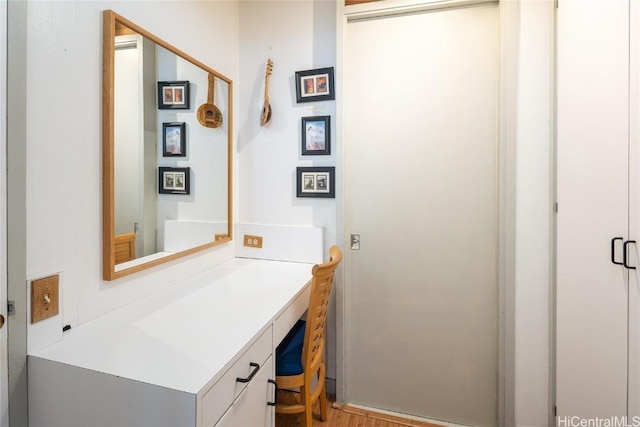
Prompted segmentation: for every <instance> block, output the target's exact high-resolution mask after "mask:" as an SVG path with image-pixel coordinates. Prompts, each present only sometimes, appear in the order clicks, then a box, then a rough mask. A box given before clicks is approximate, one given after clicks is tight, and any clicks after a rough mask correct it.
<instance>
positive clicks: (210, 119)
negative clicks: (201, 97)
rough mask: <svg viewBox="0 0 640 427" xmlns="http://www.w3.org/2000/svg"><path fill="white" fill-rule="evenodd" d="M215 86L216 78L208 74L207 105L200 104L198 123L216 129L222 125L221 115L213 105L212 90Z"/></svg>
mask: <svg viewBox="0 0 640 427" xmlns="http://www.w3.org/2000/svg"><path fill="white" fill-rule="evenodd" d="M215 84H216V77H215V76H214V75H213V74H209V87H208V90H207V103H206V104H202V105H201V106H200V108H198V114H197V117H198V122H200V124H201V125H202V126H204V127H208V128H217V127H220V125H221V124H222V113H221V112H220V110H219V109H218V107H216V106H215V105H213V98H214V90H215Z"/></svg>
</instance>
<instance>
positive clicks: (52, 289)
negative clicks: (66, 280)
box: [31, 274, 60, 323]
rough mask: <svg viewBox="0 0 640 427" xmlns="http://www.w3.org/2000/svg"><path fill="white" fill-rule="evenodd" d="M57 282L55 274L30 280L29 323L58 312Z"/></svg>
mask: <svg viewBox="0 0 640 427" xmlns="http://www.w3.org/2000/svg"><path fill="white" fill-rule="evenodd" d="M59 283H60V277H59V276H58V275H57V274H56V275H54V276H49V277H44V278H42V279H37V280H33V281H31V323H36V322H39V321H41V320H44V319H48V318H49V317H53V316H55V315H57V314H58V306H59V303H58V294H59Z"/></svg>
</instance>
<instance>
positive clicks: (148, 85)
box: [103, 11, 232, 280]
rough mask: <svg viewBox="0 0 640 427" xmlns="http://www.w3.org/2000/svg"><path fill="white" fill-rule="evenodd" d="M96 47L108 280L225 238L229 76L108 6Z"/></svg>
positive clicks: (228, 237) (227, 230)
mask: <svg viewBox="0 0 640 427" xmlns="http://www.w3.org/2000/svg"><path fill="white" fill-rule="evenodd" d="M103 49H104V51H103V55H104V77H103V174H104V179H103V208H104V213H103V215H104V224H103V241H104V247H103V253H104V260H103V275H104V278H105V279H106V280H113V279H116V278H118V277H122V276H125V275H127V274H131V273H134V272H137V271H140V270H142V269H145V268H148V267H151V266H154V265H157V264H161V263H164V262H168V261H171V260H173V259H176V258H178V257H182V256H185V255H188V254H191V253H194V252H197V251H200V250H204V249H207V248H209V247H211V246H214V245H217V244H221V243H224V242H226V241H229V240H231V237H232V234H231V224H232V219H231V202H230V197H231V178H230V177H231V167H230V165H231V149H230V147H231V128H230V127H231V123H232V118H231V111H232V101H231V99H232V82H231V80H230V79H228V78H226V77H224V76H223V75H221V74H220V73H218V72H216V71H215V70H213V69H211V68H210V67H208V66H206V65H204V64H202V63H201V62H199V61H197V60H196V59H194V58H192V57H190V56H188V55H187V54H185V53H183V52H181V51H180V50H178V49H176V48H174V47H173V46H171V45H169V44H168V43H166V42H164V41H163V40H160V39H158V38H157V37H155V36H153V35H152V34H150V33H148V32H147V31H145V30H143V29H142V28H140V27H138V26H136V25H135V24H133V23H131V22H130V21H128V20H126V19H125V18H123V17H121V16H119V15H118V14H116V13H114V12H112V11H105V12H104V46H103ZM199 111H200V113H202V114H206V113H207V112H208V111H211V112H212V114H214V113H215V114H216V116H215V119H216V123H217V126H215V127H213V126H210V125H208V123H211V122H212V120H211V119H209V120H206V119H207V116H206V115H205V116H203V117H198V112H199ZM203 111H204V113H203ZM202 123H205V124H202ZM185 174H188V176H187V175H185Z"/></svg>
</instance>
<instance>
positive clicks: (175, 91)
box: [158, 80, 189, 110]
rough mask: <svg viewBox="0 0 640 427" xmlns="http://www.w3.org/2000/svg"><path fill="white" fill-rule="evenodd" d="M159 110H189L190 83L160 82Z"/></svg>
mask: <svg viewBox="0 0 640 427" xmlns="http://www.w3.org/2000/svg"><path fill="white" fill-rule="evenodd" d="M158 108H159V109H160V110H172V109H176V110H188V109H189V82H188V81H186V80H183V81H175V82H158Z"/></svg>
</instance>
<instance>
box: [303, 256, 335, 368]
mask: <svg viewBox="0 0 640 427" xmlns="http://www.w3.org/2000/svg"><path fill="white" fill-rule="evenodd" d="M329 258H330V259H329V261H328V262H326V263H324V264H317V265H314V266H313V270H312V274H313V278H312V281H311V295H310V297H309V309H308V311H307V325H306V330H305V333H304V344H303V347H302V366H303V367H304V370H305V372H307V373H309V372H310V369H311V368H314V367H316V366H317V365H318V363H319V361H321V360H322V356H323V351H324V334H325V328H326V324H327V309H328V308H329V298H330V296H331V287H332V286H333V276H334V275H335V272H336V269H337V268H338V264H340V261H342V251H341V250H340V248H338V247H337V246H332V247H331V248H330V249H329ZM309 374H310V375H311V373H309Z"/></svg>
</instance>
